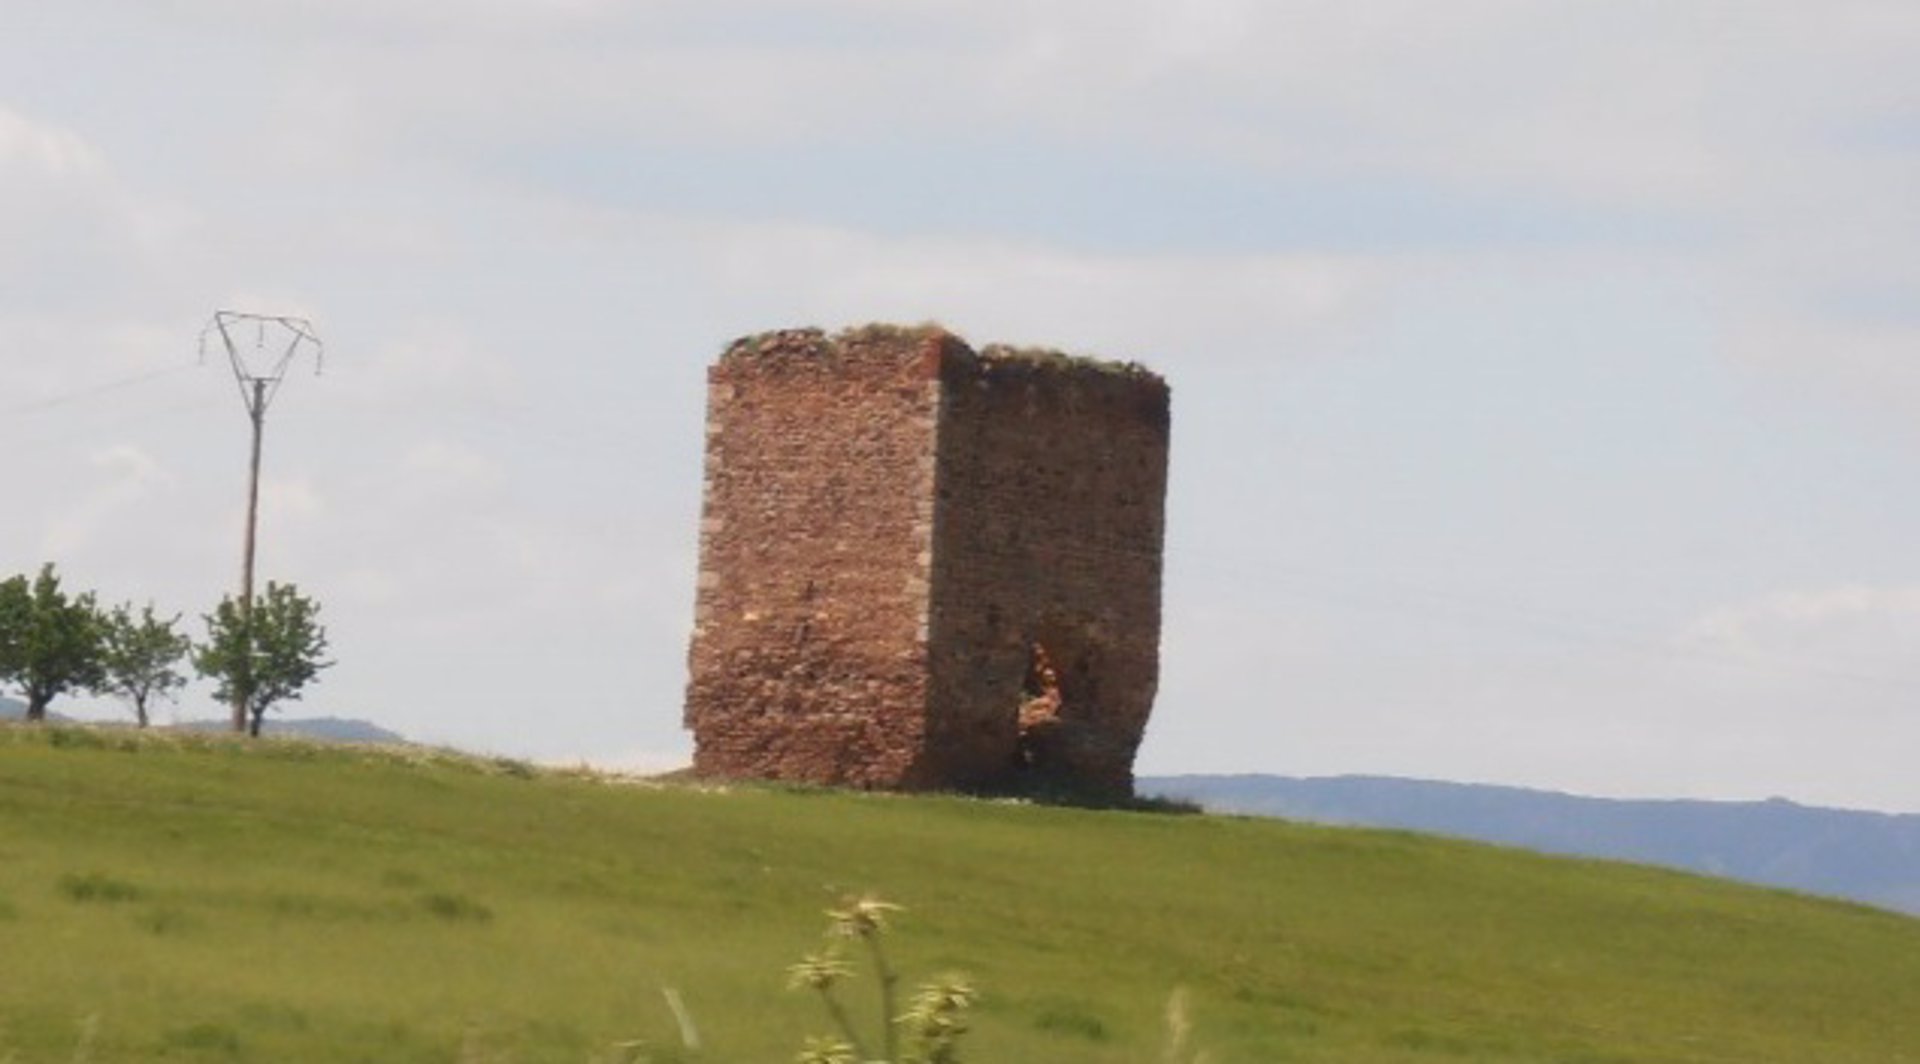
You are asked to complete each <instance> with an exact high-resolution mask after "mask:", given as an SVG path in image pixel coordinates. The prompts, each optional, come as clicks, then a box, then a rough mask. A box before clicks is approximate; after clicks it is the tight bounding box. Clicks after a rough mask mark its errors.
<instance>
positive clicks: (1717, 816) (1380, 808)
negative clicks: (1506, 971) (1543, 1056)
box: [1139, 775, 1920, 915]
mask: <svg viewBox="0 0 1920 1064" xmlns="http://www.w3.org/2000/svg"><path fill="white" fill-rule="evenodd" d="M1139 790H1140V792H1141V793H1142V794H1151V795H1162V796H1165V797H1169V798H1182V799H1186V800H1188V801H1193V802H1198V803H1199V804H1200V805H1201V806H1202V807H1204V808H1206V809H1208V810H1211V811H1215V812H1223V813H1250V814H1255V815H1261V816H1276V817H1284V818H1287V819H1290V820H1306V821H1315V822H1319V823H1325V824H1347V825H1359V826H1367V827H1386V828H1404V829H1407V830H1411V831H1424V832H1429V833H1432V834H1437V835H1451V836H1455V837H1458V838H1466V839H1477V840H1480V841H1483V842H1492V843H1498V844H1501V845H1506V846H1519V847H1524V848H1526V849H1530V850H1538V851H1541V852H1543V853H1556V854H1567V855H1573V856H1581V857H1602V858H1608V859H1611V860H1621V861H1636V862H1640V863H1644V864H1658V865H1667V866H1670V867H1674V868H1683V869H1687V870H1690V871H1695V872H1704V873H1707V874H1709V875H1715V876H1723V877H1726V878H1728V879H1738V880H1744V881H1747V882H1751V883H1759V884H1764V885H1767V886H1776V887H1787V888H1790V889H1794V890H1803V891H1808V892H1810V893H1815V894H1826V895H1831V896H1833V897H1839V898H1847V899H1851V900H1854V901H1861V902H1866V903H1868V904H1871V905H1878V906H1882V907H1884V908H1889V909H1897V910H1900V911H1902V912H1908V913H1913V914H1916V915H1920V815H1913V814H1904V815H1893V814H1887V813H1868V812H1858V811H1851V810H1842V809H1819V808H1812V807H1808V806H1803V805H1796V804H1795V803H1793V802H1789V801H1786V800H1784V799H1779V798H1775V799H1771V800H1769V801H1764V802H1699V801H1643V800H1633V801H1623V800H1615V799H1605V798H1581V797H1576V796H1574V795H1568V794H1558V793H1554V792H1550V791H1532V790H1524V789H1521V788H1517V787H1493V786H1485V785H1478V784H1464V783H1438V782H1433V781H1428V780H1410V779H1396V778H1392V777H1380V776H1337V777H1331V778H1324V779H1299V778H1294V777H1287V776H1260V775H1247V776H1164V777H1157V778H1143V779H1141V780H1140V781H1139Z"/></svg>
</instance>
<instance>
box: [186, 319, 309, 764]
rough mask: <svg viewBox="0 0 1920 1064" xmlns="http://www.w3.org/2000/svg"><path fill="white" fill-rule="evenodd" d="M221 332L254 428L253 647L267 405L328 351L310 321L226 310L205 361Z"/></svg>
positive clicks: (245, 568)
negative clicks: (296, 365) (302, 366)
mask: <svg viewBox="0 0 1920 1064" xmlns="http://www.w3.org/2000/svg"><path fill="white" fill-rule="evenodd" d="M248 327H251V329H252V331H253V334H254V336H253V340H254V343H253V348H252V350H251V351H249V350H247V345H246V344H245V342H244V339H236V338H243V337H244V334H245V332H246V331H247V329H248ZM270 332H271V334H272V337H273V343H272V345H271V346H269V344H268V343H267V339H268V335H269V333H270ZM215 333H218V334H219V336H220V343H221V345H222V346H223V347H224V348H225V349H226V352H227V359H228V361H229V362H231V363H232V364H233V378H234V382H235V383H237V384H238V385H239V386H240V401H241V402H242V403H244V404H246V408H247V420H248V421H250V422H251V423H252V425H253V457H252V459H251V461H250V462H249V463H248V467H247V536H246V542H245V546H244V548H243V550H242V552H241V559H240V627H241V629H242V630H243V631H245V632H247V633H248V642H249V645H251V642H252V632H253V555H254V543H255V539H256V536H257V533H258V530H259V525H260V439H261V437H262V436H263V435H264V434H265V430H266V424H267V407H268V406H269V405H271V404H272V402H273V397H274V394H275V393H277V392H278V391H279V390H280V385H281V383H282V382H283V381H285V380H286V375H287V366H288V365H290V364H291V363H292V362H293V359H294V356H295V355H298V354H299V353H300V351H301V349H302V348H303V347H307V346H311V347H312V348H313V358H314V372H316V373H318V372H319V371H320V360H321V357H322V350H323V349H322V347H321V344H320V337H319V336H318V335H317V334H316V333H315V332H314V331H313V325H312V323H310V322H308V321H307V319H305V318H288V317H279V316H271V315H264V314H242V313H238V312H236V311H231V310H222V311H217V312H215V314H214V315H213V321H212V322H210V323H208V325H207V327H206V329H205V330H203V331H202V332H201V334H200V355H201V357H202V358H205V357H206V353H207V340H208V339H209V337H211V336H212V335H213V334H215ZM237 686H238V688H239V690H237V691H236V692H235V694H234V699H233V730H234V731H236V732H243V733H244V732H245V731H246V730H247V725H248V719H247V717H248V713H247V709H248V705H247V704H248V702H249V701H250V697H249V696H250V695H251V693H252V687H253V683H252V678H251V677H250V676H246V677H242V679H241V682H240V683H239V684H238V685H237Z"/></svg>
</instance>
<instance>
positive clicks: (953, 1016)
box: [787, 895, 975, 1064]
mask: <svg viewBox="0 0 1920 1064" xmlns="http://www.w3.org/2000/svg"><path fill="white" fill-rule="evenodd" d="M899 911H900V906H898V905H893V904H891V903H889V902H885V901H882V900H880V899H879V898H876V897H874V896H872V895H866V896H863V897H859V898H849V899H848V900H847V901H846V903H845V905H844V907H843V908H839V909H829V910H827V920H828V923H827V946H826V948H825V949H823V950H821V951H819V952H818V953H810V954H808V955H806V956H805V957H802V958H801V959H800V961H799V963H797V964H794V965H792V966H791V967H789V968H788V969H787V972H788V980H787V985H788V986H789V987H790V988H792V989H795V990H812V991H814V992H815V993H817V994H819V995H820V1003H821V1005H822V1006H823V1007H824V1008H825V1009H826V1011H827V1016H828V1018H829V1019H830V1020H832V1021H833V1025H834V1028H835V1030H836V1032H837V1033H836V1034H834V1035H829V1036H826V1037H816V1038H809V1039H807V1043H806V1046H805V1047H804V1048H803V1049H801V1051H800V1053H799V1054H798V1055H797V1056H796V1057H795V1058H794V1059H795V1060H796V1061H797V1062H798V1064H960V1039H961V1037H962V1036H963V1035H965V1034H966V1033H967V1019H966V1013H967V1010H968V1009H969V1008H971V1007H972V1006H973V1001H974V997H975V994H974V989H973V986H972V984H971V983H969V982H968V980H967V978H966V976H964V975H959V974H947V975H942V976H940V977H938V978H936V979H934V980H932V981H930V982H927V983H925V984H922V985H921V987H920V988H919V989H918V990H917V991H915V992H914V995H913V997H912V998H911V999H909V1001H908V1004H907V1008H906V1010H905V1011H896V1010H897V1007H898V1001H897V998H898V994H899V983H900V974H899V973H898V972H896V971H895V970H894V968H893V965H892V964H891V963H890V962H889V961H888V960H887V951H886V949H885V947H884V946H883V945H882V944H881V938H882V937H883V936H884V935H885V934H886V930H887V921H888V919H889V918H890V916H891V914H893V913H896V912H899ZM854 941H857V942H859V943H861V944H862V945H863V946H864V947H865V949H866V953H867V957H868V961H869V963H870V964H871V965H872V968H873V974H874V977H875V980H876V981H877V982H878V984H879V994H880V1017H881V1020H880V1023H881V1028H880V1031H879V1037H878V1038H877V1039H868V1038H863V1037H862V1036H861V1032H860V1030H859V1029H858V1027H857V1026H856V1025H855V1024H854V1022H853V1019H852V1017H851V1016H849V1015H848V1014H847V1010H846V1007H845V1006H844V1005H842V1004H841V1002H840V999H839V997H837V996H836V993H835V988H836V987H837V986H839V985H840V984H841V983H843V982H845V981H847V980H848V979H851V978H853V977H854V976H855V974H856V969H855V967H854V965H853V963H852V962H851V961H849V960H848V959H847V957H846V953H845V946H846V944H847V943H848V942H854ZM876 1044H877V1045H878V1047H879V1050H880V1053H879V1055H878V1056H876V1055H874V1053H873V1051H872V1050H873V1047H874V1046H875V1045H876Z"/></svg>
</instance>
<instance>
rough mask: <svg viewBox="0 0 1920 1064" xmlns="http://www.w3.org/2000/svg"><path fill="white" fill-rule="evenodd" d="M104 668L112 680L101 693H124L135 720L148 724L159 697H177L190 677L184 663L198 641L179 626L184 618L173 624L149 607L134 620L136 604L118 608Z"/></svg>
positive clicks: (109, 628) (110, 621)
mask: <svg viewBox="0 0 1920 1064" xmlns="http://www.w3.org/2000/svg"><path fill="white" fill-rule="evenodd" d="M105 621H106V623H105V630H104V635H105V644H104V662H103V663H104V665H105V666H106V681H105V682H104V683H103V684H101V686H100V689H101V690H103V691H110V692H112V693H114V694H117V695H120V696H121V697H123V698H125V699H126V700H127V701H128V702H131V703H133V715H134V719H136V720H137V721H139V722H140V726H141V727H142V728H144V727H146V726H147V704H148V703H149V702H150V701H152V700H153V699H154V698H155V697H159V698H172V697H173V692H174V691H175V690H176V689H178V688H180V687H182V686H184V685H185V684H186V682H187V678H186V677H185V676H183V675H181V673H180V668H179V665H180V659H182V658H184V657H186V656H187V651H188V650H190V649H191V648H192V646H193V641H192V640H190V639H188V638H187V637H186V635H185V634H184V633H182V632H176V631H174V629H173V626H174V625H176V624H178V623H180V615H179V614H174V616H173V617H172V618H171V619H169V620H161V619H160V618H158V617H155V616H154V615H153V604H152V603H148V604H147V605H146V606H145V607H144V608H143V609H141V611H140V615H139V616H138V617H135V616H134V613H133V607H132V606H131V605H122V606H116V607H114V610H113V612H112V613H111V614H109V615H107V617H106V618H105Z"/></svg>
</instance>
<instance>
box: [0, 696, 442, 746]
mask: <svg viewBox="0 0 1920 1064" xmlns="http://www.w3.org/2000/svg"><path fill="white" fill-rule="evenodd" d="M26 715H27V704H26V703H25V702H22V701H20V700H18V699H14V698H0V721H7V720H19V719H20V718H22V717H24V716H26ZM47 719H48V720H50V721H53V722H54V723H56V724H71V723H73V718H71V717H66V716H62V715H61V714H59V713H58V712H55V711H54V710H52V709H49V710H48V711H47ZM156 727H158V728H159V729H160V730H163V731H164V730H166V729H168V728H183V729H186V730H188V731H226V730H227V729H228V728H230V727H232V722H231V721H228V720H226V719H224V718H222V719H217V720H183V721H181V722H180V723H178V724H165V725H156ZM261 730H262V731H264V732H266V733H267V734H269V735H299V736H303V737H305V738H308V739H327V740H330V741H332V742H336V743H404V742H406V741H407V739H406V736H404V735H401V734H400V733H399V732H392V731H388V730H387V729H385V728H382V727H380V726H379V725H378V724H374V723H372V722H370V721H364V720H348V719H346V718H343V717H294V718H287V719H282V718H279V717H274V716H269V717H267V720H266V724H265V725H264V726H263V728H262V729H261Z"/></svg>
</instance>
